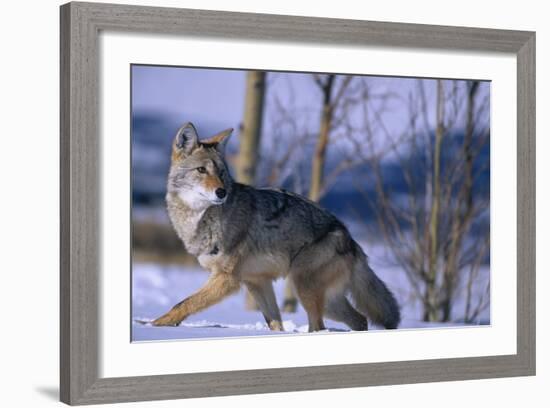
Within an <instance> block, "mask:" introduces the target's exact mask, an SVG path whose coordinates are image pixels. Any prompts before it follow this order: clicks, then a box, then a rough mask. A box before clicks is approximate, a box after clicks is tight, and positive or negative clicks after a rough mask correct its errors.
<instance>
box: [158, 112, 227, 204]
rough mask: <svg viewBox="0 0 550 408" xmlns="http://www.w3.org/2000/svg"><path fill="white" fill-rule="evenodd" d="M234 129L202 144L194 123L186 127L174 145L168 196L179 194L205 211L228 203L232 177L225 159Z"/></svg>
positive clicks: (184, 126) (177, 134) (180, 132)
mask: <svg viewBox="0 0 550 408" xmlns="http://www.w3.org/2000/svg"><path fill="white" fill-rule="evenodd" d="M232 131H233V129H227V130H224V131H222V132H220V133H218V134H216V135H214V136H212V137H210V138H208V139H206V140H202V141H199V137H198V135H197V131H196V129H195V127H194V126H193V124H192V123H186V124H184V125H183V126H182V127H181V128H180V129H179V130H178V132H177V133H176V137H175V138H174V142H173V144H172V164H171V166H170V173H169V176H168V186H167V189H168V193H169V194H170V193H172V194H177V195H178V197H179V198H180V199H181V200H182V201H183V202H185V203H186V204H187V205H188V206H190V207H191V208H194V209H206V208H207V207H209V206H211V205H220V204H223V203H224V202H225V200H226V199H227V195H228V194H230V193H231V185H232V180H231V175H230V174H229V171H228V169H227V165H226V164H225V161H224V159H223V154H224V150H225V145H226V143H227V140H228V139H229V136H230V135H231V132H232Z"/></svg>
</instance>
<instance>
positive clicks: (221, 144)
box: [202, 128, 233, 154]
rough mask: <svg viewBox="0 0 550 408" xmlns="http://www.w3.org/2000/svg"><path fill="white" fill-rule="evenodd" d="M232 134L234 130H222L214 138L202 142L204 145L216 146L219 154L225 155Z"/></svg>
mask: <svg viewBox="0 0 550 408" xmlns="http://www.w3.org/2000/svg"><path fill="white" fill-rule="evenodd" d="M231 133H233V129H232V128H229V129H225V130H222V131H221V132H220V133H217V134H215V135H214V136H212V137H209V138H208V139H206V140H203V141H202V144H205V145H210V146H214V147H215V148H216V150H217V151H218V152H220V153H221V154H224V153H225V146H226V145H227V142H228V140H229V136H231Z"/></svg>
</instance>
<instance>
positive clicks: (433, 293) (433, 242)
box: [424, 80, 445, 322]
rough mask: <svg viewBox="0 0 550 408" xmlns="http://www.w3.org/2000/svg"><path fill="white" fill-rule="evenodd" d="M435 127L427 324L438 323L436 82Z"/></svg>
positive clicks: (440, 119)
mask: <svg viewBox="0 0 550 408" xmlns="http://www.w3.org/2000/svg"><path fill="white" fill-rule="evenodd" d="M436 109H437V112H436V115H437V119H436V120H437V127H436V130H435V141H434V153H433V188H432V199H431V202H432V207H431V211H430V222H429V243H430V245H429V263H428V276H427V279H426V299H425V305H424V307H425V312H424V320H425V321H429V322H435V321H438V318H439V316H438V315H439V313H438V312H439V310H438V308H439V307H438V306H439V305H438V290H437V270H438V252H439V243H438V228H439V202H440V198H441V197H440V196H441V185H440V164H441V163H440V162H441V142H442V140H443V134H444V131H445V129H444V115H445V101H444V97H443V83H442V82H441V80H438V81H437V102H436Z"/></svg>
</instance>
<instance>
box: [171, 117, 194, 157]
mask: <svg viewBox="0 0 550 408" xmlns="http://www.w3.org/2000/svg"><path fill="white" fill-rule="evenodd" d="M198 146H199V136H198V135H197V130H196V129H195V126H193V124H192V123H191V122H187V123H185V124H184V125H183V126H182V127H180V128H179V130H178V133H176V137H175V138H174V146H173V148H174V151H175V152H183V153H185V154H190V153H191V152H192V151H193V150H195V148H197V147H198Z"/></svg>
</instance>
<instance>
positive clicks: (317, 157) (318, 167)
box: [309, 75, 334, 201]
mask: <svg viewBox="0 0 550 408" xmlns="http://www.w3.org/2000/svg"><path fill="white" fill-rule="evenodd" d="M333 84H334V75H329V76H328V78H327V81H326V83H325V84H324V86H323V88H322V90H323V110H322V112H321V126H320V128H319V138H318V139H317V145H316V147H315V154H314V156H313V162H312V164H311V183H310V187H309V199H310V200H311V201H317V200H319V197H320V195H321V187H322V182H323V173H324V168H325V159H326V151H327V145H328V141H329V134H330V127H331V125H332V114H333V110H334V109H333V108H334V107H333V106H332V102H331V94H332V87H333Z"/></svg>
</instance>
